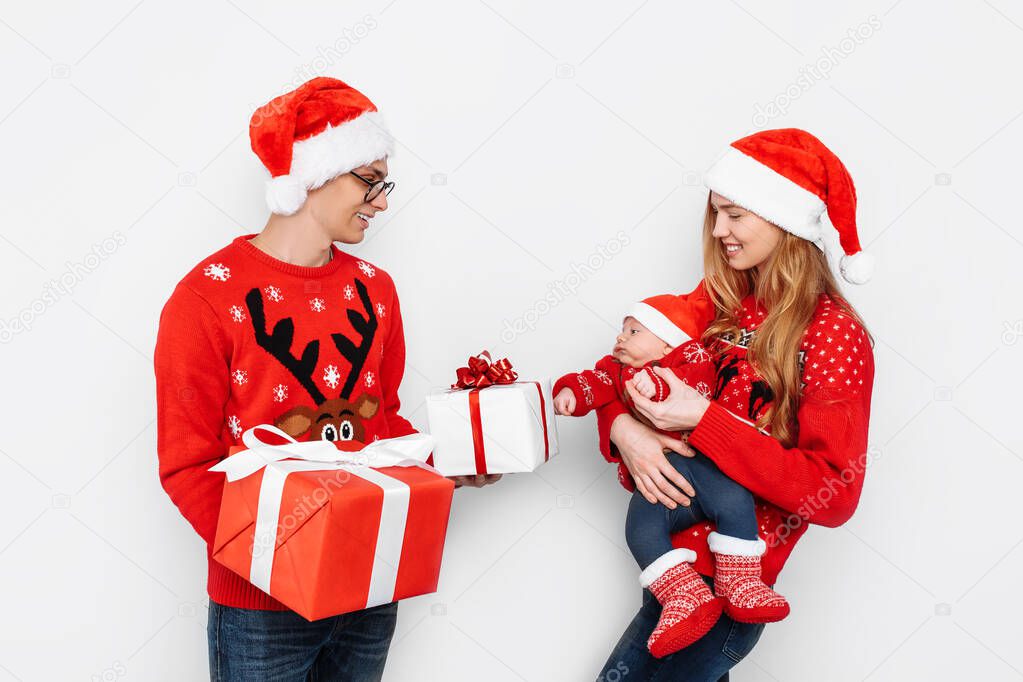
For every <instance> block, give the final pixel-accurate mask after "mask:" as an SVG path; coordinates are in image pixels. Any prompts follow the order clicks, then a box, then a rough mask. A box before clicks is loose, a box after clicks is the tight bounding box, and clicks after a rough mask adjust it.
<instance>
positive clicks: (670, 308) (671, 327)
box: [625, 280, 715, 347]
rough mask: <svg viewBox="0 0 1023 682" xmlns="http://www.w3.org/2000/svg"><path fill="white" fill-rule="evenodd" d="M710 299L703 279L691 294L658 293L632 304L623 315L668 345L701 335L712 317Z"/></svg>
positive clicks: (677, 343)
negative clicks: (632, 319) (633, 319)
mask: <svg viewBox="0 0 1023 682" xmlns="http://www.w3.org/2000/svg"><path fill="white" fill-rule="evenodd" d="M714 314H715V310H714V302H713V301H711V300H710V296H708V295H707V290H706V289H705V288H704V285H703V280H700V283H699V285H697V287H696V289H695V290H693V291H692V293H688V294H682V295H676V294H661V295H659V296H651V297H650V298H644V299H643V300H642V301H640V302H638V303H635V304H633V306H632V307H631V308H630V309H629V311H628V312H627V313H625V316H626V317H633V318H635V319H636V320H638V321H639V323H640V324H642V325H643V326H644V327H646V328H647V329H649V330H650V331H651V332H653V334H654V335H655V336H656V337H657V338H659V339H660V340H661V341H664V342H665V343H666V344H668V345H669V346H672V347H678V346H681V345H682V344H683V343H686V342H688V341H691V340H693V339H696V340H697V341H698V340H699V339H700V337H701V336H703V330H705V329H706V328H707V325H708V324H710V323H711V321H712V320H713V319H714Z"/></svg>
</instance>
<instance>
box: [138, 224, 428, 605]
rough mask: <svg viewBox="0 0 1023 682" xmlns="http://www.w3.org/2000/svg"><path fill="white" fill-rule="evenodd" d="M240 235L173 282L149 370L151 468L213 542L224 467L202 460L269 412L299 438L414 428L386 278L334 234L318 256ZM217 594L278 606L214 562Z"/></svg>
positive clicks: (359, 437) (227, 600)
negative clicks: (297, 258)
mask: <svg viewBox="0 0 1023 682" xmlns="http://www.w3.org/2000/svg"><path fill="white" fill-rule="evenodd" d="M252 236H253V235H246V236H244V237H238V238H237V239H235V240H234V241H233V242H232V243H231V244H230V245H228V246H227V247H225V248H223V249H221V250H220V251H218V252H217V253H215V254H213V255H212V256H210V257H208V258H206V259H204V260H203V261H202V262H201V263H199V265H197V266H196V267H195V268H194V269H193V270H192V271H191V272H190V273H189V274H188V275H187V276H185V278H184V279H183V280H182V281H181V282H180V283H179V284H178V286H177V288H176V289H175V291H174V293H173V295H172V296H171V297H170V300H168V302H167V304H166V306H165V307H164V309H163V313H162V315H161V317H160V330H159V334H158V338H157V346H156V356H155V369H156V383H157V422H158V434H157V441H158V453H159V460H160V478H161V482H162V483H163V486H164V488H165V489H166V490H167V492H168V494H169V495H170V497H171V499H172V501H173V502H174V503H175V504H176V505H177V506H178V508H179V509H180V510H181V513H182V514H183V515H184V516H185V518H186V519H187V520H188V521H189V522H190V523H191V524H192V526H193V527H194V528H195V529H196V531H197V532H198V533H199V535H200V536H202V537H203V539H205V540H206V542H207V544H208V545H209V544H212V541H213V537H214V534H215V531H216V522H217V517H218V514H219V508H220V496H221V492H222V489H223V483H224V476H223V474H218V473H211V472H208V471H207V469H208V468H209V467H210V466H212V465H214V464H216V463H217V462H218V461H219V460H220V459H222V458H223V457H225V456H226V455H227V451H228V448H229V447H230V446H232V445H237V444H240V442H241V441H240V439H241V435H242V433H243V432H244V431H245V430H246V429H248V428H251V427H253V426H256V425H258V424H263V423H269V424H273V425H275V426H277V427H278V428H280V429H281V430H283V431H284V432H286V433H288V434H289V435H291V436H292V437H293V438H295V439H297V440H300V441H303V440H317V439H319V440H333V441H337V440H355V441H362V442H369V441H372V440H376V439H379V438H387V437H395V436H402V435H405V434H408V433H413V432H414V431H415V429H413V427H412V425H411V424H410V423H409V422H408V421H406V420H405V419H403V418H402V417H400V416H399V415H398V408H399V401H398V393H397V392H398V386H399V384H400V383H401V378H402V374H403V372H404V367H405V342H404V334H403V329H402V322H401V313H400V311H399V307H398V298H397V295H396V293H395V289H394V284H393V282H392V281H391V278H390V277H389V276H388V275H387V273H385V272H384V271H382V270H380V269H379V268H377V267H375V266H373V265H371V264H369V263H366V262H365V261H362V260H359V259H358V258H355V257H353V256H351V255H349V254H346V253H344V252H342V251H341V250H339V249H338V248H337V247H335V246H332V247H331V248H332V259H331V260H330V262H328V263H327V264H326V265H323V266H320V267H302V266H296V265H291V264H289V263H286V262H284V261H280V260H277V259H275V258H273V257H272V256H270V255H268V254H266V253H265V252H263V251H261V250H259V249H258V248H256V247H255V246H254V245H252V244H251V243H250V241H249V239H251V237H252ZM208 590H209V594H210V597H211V598H212V599H214V601H216V602H218V603H221V604H226V605H229V606H241V607H244V608H269V609H283V608H284V607H283V605H280V604H279V603H278V602H276V601H275V600H273V599H271V598H270V597H269V595H265V594H264V593H262V592H260V591H259V590H258V589H257V588H255V587H253V586H252V585H250V584H249V583H248V582H246V581H245V579H244V578H242V577H240V576H238V575H236V574H234V573H232V572H231V571H229V570H228V569H226V568H224V567H223V566H221V565H220V564H218V563H216V562H214V561H212V560H211V561H210V573H209V583H208Z"/></svg>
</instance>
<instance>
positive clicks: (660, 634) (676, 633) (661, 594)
mask: <svg viewBox="0 0 1023 682" xmlns="http://www.w3.org/2000/svg"><path fill="white" fill-rule="evenodd" d="M676 551H677V550H676ZM650 592H651V593H652V594H653V595H654V597H656V598H657V601H659V602H660V603H661V617H660V618H659V619H658V621H657V626H656V627H654V631H653V632H652V633H651V634H650V638H649V639H648V640H647V648H648V649H649V650H650V653H651V655H653V656H654V657H655V658H663V657H664V656H668V655H670V654H673V653H675V652H676V651H680V650H682V649H684V648H685V647H687V646H689V645H690V644H692V643H693V642H695V641H696V640H698V639H699V638H700V637H703V636H704V635H705V634H707V632H708V631H709V630H710V629H711V628H712V627H714V624H715V623H717V620H718V618H719V617H720V616H721V601H720V600H718V599H716V598H715V597H714V595H713V594H712V593H711V591H710V588H708V587H707V583H705V582H704V581H703V578H701V577H700V574H699V573H697V572H696V571H694V570H693V567H692V565H691V564H690V563H689V562H686V561H682V562H681V563H679V564H676V565H675V566H672V567H671V568H669V569H667V570H666V571H665V572H664V573H663V574H662V575H661V577H659V578H657V579H656V580H654V581H653V582H652V583H650Z"/></svg>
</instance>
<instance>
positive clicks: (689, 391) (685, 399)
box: [616, 367, 710, 447]
mask: <svg viewBox="0 0 1023 682" xmlns="http://www.w3.org/2000/svg"><path fill="white" fill-rule="evenodd" d="M653 369H654V371H655V372H657V375H658V376H659V377H661V378H662V379H663V380H664V381H665V382H666V383H667V384H668V390H669V391H670V392H671V394H670V395H669V396H668V397H667V398H665V399H664V400H662V401H661V402H659V403H655V402H654V401H652V400H649V399H647V398H644V397H643V396H642V395H640V392H639V391H638V390H636V387H635V386H633V385H632V381H631V380H630V381H627V382H625V390H627V391H628V392H629V396H630V397H631V398H632V402H633V405H635V407H636V410H637V411H638V412H639V413H640V414H641V415H643V416H644V417H646V418H647V419H649V420H650V423H651V424H653V425H654V426H656V427H657V428H659V429H663V430H665V431H689V430H690V429H693V428H695V427H696V425H697V424H698V423H699V422H700V419H702V418H703V413H704V412H706V411H707V408H708V407H710V401H709V400H707V399H706V398H704V397H703V394H702V393H700V392H699V391H697V390H696V389H695V388H692V387H691V386H689V384H687V383H686V382H684V381H682V380H681V379H679V378H678V377H677V376H675V373H674V372H672V371H671V370H670V369H666V368H664V367H654V368H653ZM616 442H617V441H616ZM619 447H620V446H619Z"/></svg>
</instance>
